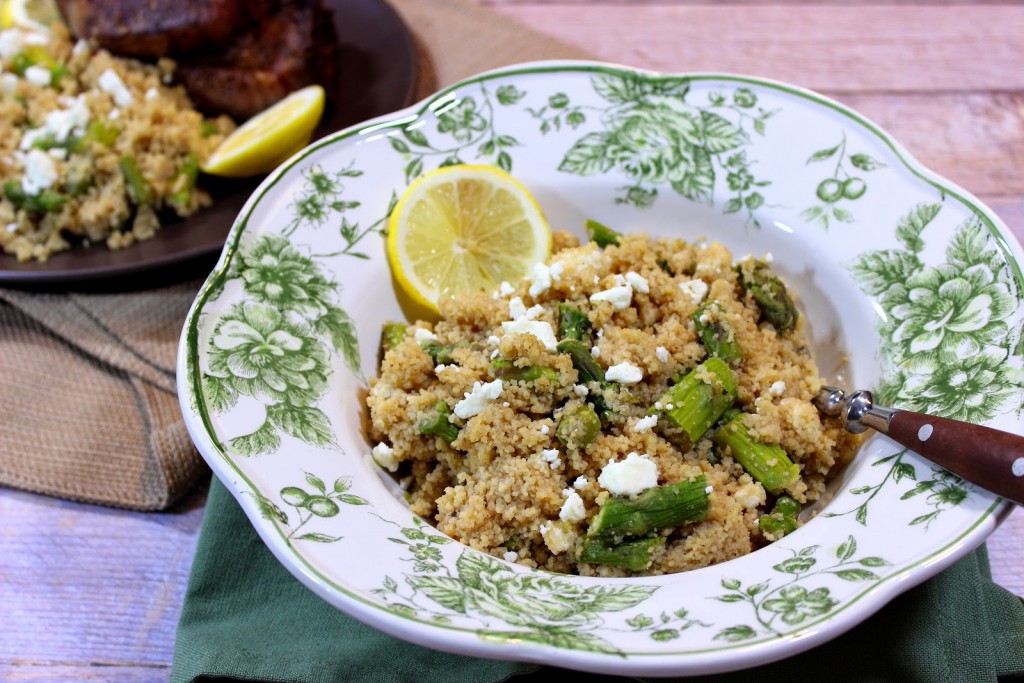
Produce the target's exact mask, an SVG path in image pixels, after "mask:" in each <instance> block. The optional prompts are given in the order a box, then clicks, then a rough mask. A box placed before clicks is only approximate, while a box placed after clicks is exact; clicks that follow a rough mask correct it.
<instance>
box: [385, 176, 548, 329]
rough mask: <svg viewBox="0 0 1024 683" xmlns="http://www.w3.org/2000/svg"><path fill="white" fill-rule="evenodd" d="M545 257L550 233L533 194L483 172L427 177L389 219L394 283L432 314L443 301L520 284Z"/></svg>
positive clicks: (506, 178) (411, 189)
mask: <svg viewBox="0 0 1024 683" xmlns="http://www.w3.org/2000/svg"><path fill="white" fill-rule="evenodd" d="M550 251H551V233H550V229H549V227H548V225H547V222H546V220H545V219H544V216H543V214H542V212H541V211H540V208H539V207H538V206H537V203H536V201H535V200H534V199H533V197H532V195H531V194H530V193H529V191H528V190H527V189H526V188H525V187H524V186H523V185H522V184H521V183H519V182H518V181H516V180H515V179H513V178H512V177H511V176H509V175H508V174H507V173H505V172H504V171H500V170H499V169H496V168H493V167H490V166H451V167H445V168H441V169H438V170H436V171H433V172H431V173H428V174H427V175H425V176H423V177H421V178H420V179H418V180H417V181H416V182H414V183H413V185H412V186H410V187H409V189H408V190H406V193H405V195H403V197H402V199H401V200H400V201H399V203H398V205H396V207H395V210H394V211H393V212H392V215H391V218H390V220H389V231H388V255H389V258H390V260H391V266H392V268H393V270H394V271H395V275H396V279H397V280H398V281H399V284H400V285H401V286H402V287H403V289H405V290H406V292H407V293H408V294H409V295H410V296H412V297H413V298H414V299H415V300H416V301H418V302H419V303H421V304H423V305H426V306H427V307H428V308H430V309H431V310H435V311H436V310H437V302H438V301H439V300H440V299H441V298H442V297H445V296H453V295H457V294H461V293H464V292H472V291H486V290H490V289H493V288H495V287H497V286H498V285H499V284H500V283H501V282H502V281H507V282H516V281H518V280H520V279H521V278H523V277H524V276H526V275H527V274H529V272H530V271H531V270H532V268H533V265H534V264H535V263H537V262H539V261H543V260H545V259H546V258H547V257H548V255H549V254H550Z"/></svg>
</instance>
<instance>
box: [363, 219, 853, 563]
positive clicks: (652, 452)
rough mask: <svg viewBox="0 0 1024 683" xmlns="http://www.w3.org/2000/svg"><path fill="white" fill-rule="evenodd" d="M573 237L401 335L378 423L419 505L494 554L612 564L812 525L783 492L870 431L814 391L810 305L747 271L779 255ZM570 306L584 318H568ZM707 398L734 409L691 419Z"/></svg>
mask: <svg viewBox="0 0 1024 683" xmlns="http://www.w3.org/2000/svg"><path fill="white" fill-rule="evenodd" d="M554 245H555V252H554V254H553V256H552V257H551V259H549V261H548V263H547V264H546V265H545V266H543V267H540V268H538V269H535V271H534V275H533V276H532V277H531V278H528V279H526V280H524V281H523V282H520V283H511V285H509V286H503V287H501V288H500V289H499V291H497V292H494V293H480V294H473V295H466V296H461V297H458V298H455V299H449V300H446V301H443V302H441V316H440V320H439V321H438V322H436V323H434V324H432V325H431V324H428V323H423V322H418V323H416V325H414V326H410V328H409V329H408V330H406V333H405V336H404V337H402V338H400V340H398V341H397V342H395V343H393V344H391V345H390V347H389V348H388V349H387V350H386V351H385V353H384V356H383V360H382V364H381V368H380V373H379V376H378V377H377V378H375V379H374V380H373V381H372V382H371V387H370V391H369V394H368V398H367V403H368V407H369V416H370V425H369V428H368V429H369V438H370V440H371V442H372V444H383V446H381V448H382V449H386V450H385V451H382V452H386V454H387V462H381V465H382V466H386V468H387V469H389V470H392V468H394V469H393V470H392V471H394V472H395V474H394V476H396V477H398V478H400V479H407V480H408V481H409V485H408V487H407V491H408V501H409V504H410V506H411V509H412V510H413V511H414V512H415V513H417V514H419V515H422V516H423V517H424V518H426V519H428V520H431V521H432V522H433V523H434V524H436V525H437V528H438V529H439V530H441V531H442V532H444V533H446V534H448V535H450V536H451V537H452V538H455V539H456V540H459V541H461V542H462V543H464V544H466V545H468V546H470V547H473V548H475V549H477V550H480V551H483V552H486V553H489V554H491V555H493V556H495V557H498V558H505V559H509V558H512V559H511V560H510V561H514V562H517V563H519V564H521V565H525V566H530V567H539V568H543V569H546V570H550V571H554V572H563V573H576V574H582V575H596V576H630V575H653V574H663V573H672V572H681V571H687V570H690V569H695V568H698V567H704V566H708V565H712V564H716V563H719V562H724V561H726V560H729V559H732V558H735V557H739V556H741V555H745V554H747V553H749V552H751V551H753V550H756V549H757V548H758V547H761V546H763V545H765V544H766V543H769V542H771V541H773V540H777V539H778V538H780V537H781V536H782V535H784V534H785V533H786V532H787V531H791V530H792V529H793V528H795V526H796V525H798V524H799V522H798V521H797V520H796V518H795V517H793V516H792V513H791V512H786V513H785V514H783V513H782V512H779V510H781V509H784V508H785V505H783V504H782V502H785V503H787V504H793V505H795V503H800V504H806V503H810V502H813V501H815V500H817V499H818V498H819V497H820V496H821V495H822V494H823V493H824V491H825V486H826V484H827V482H828V481H829V480H830V479H831V478H832V477H833V476H834V475H835V474H836V472H837V471H838V470H839V469H840V468H841V467H843V466H844V465H845V464H846V463H847V462H848V461H849V460H850V458H851V457H852V456H853V453H854V451H855V449H856V447H857V445H858V444H859V439H858V437H856V436H854V435H851V434H849V433H848V432H846V431H845V430H844V429H843V427H842V425H841V423H840V422H838V421H837V420H834V419H831V418H823V417H822V416H820V415H819V414H818V412H817V411H816V410H815V408H814V407H813V405H812V404H811V403H810V401H811V399H812V398H813V397H814V396H815V395H816V394H817V392H818V389H819V387H820V386H821V384H822V379H821V378H820V377H819V376H818V370H817V368H816V366H815V363H814V360H813V358H812V357H811V354H810V351H809V348H810V347H809V344H808V341H807V339H806V338H805V336H804V331H803V320H802V318H796V320H795V325H793V324H790V323H791V322H792V321H791V320H790V321H789V322H786V320H787V319H786V318H785V317H783V318H773V320H774V321H775V322H772V321H771V320H767V319H766V318H771V316H772V315H773V314H774V313H778V312H779V311H773V310H770V309H772V306H773V304H774V302H773V301H771V300H769V299H765V298H763V291H765V290H766V289H767V290H771V287H770V286H766V287H765V288H762V289H761V290H758V287H759V285H758V284H756V283H752V282H751V281H748V280H749V279H750V278H751V277H752V276H751V273H752V272H753V270H752V269H753V268H754V265H755V264H758V267H761V266H764V267H766V270H765V271H764V272H762V273H759V275H758V276H759V277H762V276H764V274H765V272H769V270H770V269H767V265H766V264H764V263H763V262H759V261H756V260H754V259H746V260H741V261H739V262H737V263H734V261H733V256H732V254H731V253H730V252H729V250H728V249H726V248H725V247H724V246H722V245H721V244H718V243H709V244H704V243H701V244H691V243H687V242H684V241H683V240H679V239H650V238H649V237H648V236H647V235H645V234H632V235H627V236H622V237H621V239H620V240H619V244H618V245H611V246H607V247H606V248H604V249H601V248H599V247H598V245H597V244H595V243H593V242H591V243H587V244H584V245H582V246H581V245H579V243H578V241H577V240H576V239H575V238H574V237H572V236H571V235H569V234H568V233H565V232H561V231H559V232H556V234H555V240H554ZM772 286H774V285H772ZM783 291H784V290H783ZM771 292H772V293H776V294H777V291H776V290H771ZM759 297H761V298H759ZM791 304H792V302H791V301H789V305H790V306H791ZM570 309H571V310H572V311H575V312H577V313H582V314H584V315H585V318H583V317H582V316H579V317H577V318H575V319H574V322H573V323H572V325H568V326H567V325H566V322H565V320H570V319H571V318H572V315H573V314H571V313H569V312H568V311H569V310H570ZM780 310H782V312H783V313H786V311H787V310H789V309H786V308H785V307H782V309H780ZM792 310H795V308H794V309H792ZM563 318H564V319H565V320H563ZM527 322H528V323H530V324H529V325H526V324H523V323H527ZM510 323H511V324H510ZM707 330H711V332H707ZM702 331H704V332H706V333H707V334H712V332H713V333H714V334H717V335H718V336H717V337H716V338H714V339H711V338H708V337H704V336H702ZM552 338H556V341H557V342H558V343H557V345H554V346H553V344H552ZM737 348H738V350H739V351H738V352H737V355H729V353H730V350H731V351H732V352H736V349H737ZM711 356H715V357H714V358H712V357H711ZM438 358H442V359H443V360H444V362H443V363H442V362H439V361H438V360H437V359H438ZM588 359H589V360H588ZM601 375H603V377H602V376H601ZM688 375H689V376H688ZM687 387H689V389H687ZM691 390H692V391H691ZM686 391H691V393H689V394H685V392H686ZM673 392H676V393H673ZM684 394H685V395H686V396H688V397H689V398H687V399H686V401H685V402H686V403H687V405H685V406H684V405H682V403H684V401H680V403H681V405H679V406H676V405H674V404H673V403H672V399H671V397H672V396H683V395H684ZM694 396H696V397H698V398H701V397H703V398H702V399H701V400H706V401H707V402H708V403H707V405H711V404H712V403H714V404H715V405H716V406H718V407H717V412H716V413H715V414H714V415H713V416H712V417H710V418H707V419H709V420H711V422H710V423H708V425H706V426H703V427H701V428H698V429H697V431H696V432H688V433H686V434H684V433H683V430H681V428H680V424H682V422H687V425H688V426H692V425H691V424H690V423H689V422H688V421H689V420H690V418H691V417H692V415H690V414H689V413H686V411H690V412H693V411H692V409H694V406H695V405H697V404H700V406H699V407H700V408H701V409H703V408H705V407H707V406H706V405H705V404H703V403H701V400H694V399H693V397H694ZM723 397H724V398H723ZM737 409H738V410H737ZM683 413H686V415H687V416H686V417H680V415H683ZM438 415H441V418H440V419H443V420H445V421H446V423H445V424H443V425H442V426H444V427H445V429H444V430H441V431H437V430H435V429H434V428H433V427H431V428H429V429H428V428H425V427H424V425H425V424H427V423H428V422H430V421H431V420H436V419H438V417H437V416H438ZM701 419H704V418H701ZM698 421H699V420H698ZM435 426H436V425H435ZM438 434H442V435H445V434H446V435H447V436H448V437H451V438H444V437H443V436H438ZM732 437H736V438H739V439H740V441H736V440H733V439H732ZM744 438H745V439H746V442H743V441H742V439H744ZM748 442H749V443H752V444H754V445H753V446H750V447H748V446H746V445H742V444H744V443H748ZM737 444H741V445H737ZM766 444H768V445H766ZM734 449H735V450H734ZM757 449H761V450H757ZM753 450H757V452H758V453H762V451H763V452H764V453H767V455H763V454H762V455H758V456H757V457H759V458H761V460H760V462H756V461H755V462H753V464H751V463H750V461H749V460H748V458H749V457H750V455H749V452H752V451H753ZM737 451H738V452H737ZM790 459H791V460H792V462H790ZM378 462H380V458H378ZM758 467H761V468H767V469H769V470H771V473H770V474H769V475H765V474H764V473H762V472H761V471H760V470H759V469H758ZM748 469H749V471H748ZM772 476H776V477H781V479H779V480H778V481H775V480H773V479H772ZM410 477H411V479H408V478H410ZM765 482H767V484H766V483H765ZM780 482H781V483H780ZM768 489H772V490H768ZM793 501H795V503H794V502H793ZM684 508H685V509H684ZM786 509H788V508H786ZM668 519H672V520H673V521H665V520H668ZM617 525H618V526H617Z"/></svg>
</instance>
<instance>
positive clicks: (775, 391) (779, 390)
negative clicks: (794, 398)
mask: <svg viewBox="0 0 1024 683" xmlns="http://www.w3.org/2000/svg"><path fill="white" fill-rule="evenodd" d="M768 393H769V394H772V395H773V396H782V395H783V394H784V393H786V383H785V382H783V381H782V380H779V381H778V382H776V383H775V384H773V385H772V386H771V387H770V388H769V389H768Z"/></svg>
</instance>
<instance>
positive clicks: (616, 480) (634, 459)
mask: <svg viewBox="0 0 1024 683" xmlns="http://www.w3.org/2000/svg"><path fill="white" fill-rule="evenodd" d="M597 483H598V484H600V485H601V486H602V487H604V488H605V490H607V491H609V492H610V493H613V494H615V495H617V496H635V495H636V494H638V493H640V492H641V491H646V490H647V489H649V488H653V487H655V486H657V485H658V465H657V464H656V463H655V462H654V461H653V460H651V459H650V458H648V457H647V456H646V455H639V454H637V453H630V454H629V455H627V456H626V459H625V460H619V461H614V462H610V463H608V464H607V465H605V466H604V469H603V470H601V476H599V477H598V478H597Z"/></svg>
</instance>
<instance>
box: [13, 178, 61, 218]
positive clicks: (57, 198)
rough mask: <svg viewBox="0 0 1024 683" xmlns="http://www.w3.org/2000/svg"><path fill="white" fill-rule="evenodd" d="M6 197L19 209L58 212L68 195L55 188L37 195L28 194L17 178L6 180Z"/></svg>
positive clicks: (36, 211)
mask: <svg viewBox="0 0 1024 683" xmlns="http://www.w3.org/2000/svg"><path fill="white" fill-rule="evenodd" d="M3 191H4V197H5V198H6V199H7V201H9V202H10V203H11V204H14V206H16V207H17V208H19V209H24V210H26V211H30V212H33V213H56V212H57V211H60V209H61V207H62V206H64V202H66V201H67V200H68V198H67V197H65V196H64V195H62V194H61V193H59V192H55V191H54V190H50V189H46V190H43V191H42V192H40V193H39V194H37V195H30V194H26V193H25V190H24V189H23V188H22V187H21V183H20V182H19V181H17V180H7V181H4V185H3Z"/></svg>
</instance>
